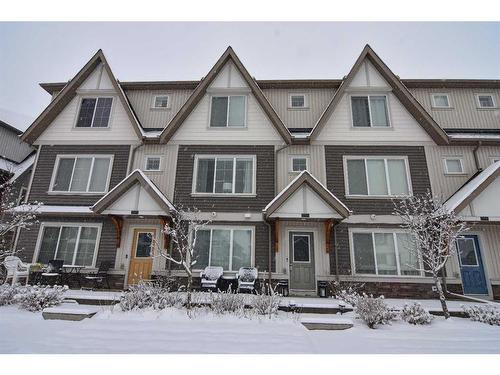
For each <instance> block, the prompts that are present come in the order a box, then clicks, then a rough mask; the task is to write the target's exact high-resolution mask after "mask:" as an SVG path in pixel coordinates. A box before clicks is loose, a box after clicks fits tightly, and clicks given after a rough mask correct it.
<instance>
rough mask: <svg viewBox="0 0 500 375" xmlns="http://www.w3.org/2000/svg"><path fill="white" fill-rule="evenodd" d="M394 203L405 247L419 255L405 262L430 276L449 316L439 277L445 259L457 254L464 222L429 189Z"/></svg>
mask: <svg viewBox="0 0 500 375" xmlns="http://www.w3.org/2000/svg"><path fill="white" fill-rule="evenodd" d="M394 205H395V214H396V215H398V216H399V218H400V219H401V221H402V225H401V227H402V228H404V229H406V230H407V231H408V233H409V241H408V242H409V243H408V244H406V245H407V248H408V251H409V252H410V253H412V254H413V255H414V256H415V257H417V258H418V259H419V262H418V263H419V265H418V266H416V265H415V264H409V265H408V266H410V267H411V268H413V269H415V270H417V271H419V272H420V273H427V274H430V275H431V276H432V277H433V279H434V284H435V286H436V289H437V292H438V294H439V299H440V301H441V306H442V309H443V313H444V316H445V318H449V316H450V314H449V312H448V308H447V306H446V298H445V295H444V291H443V287H442V285H441V280H440V277H441V276H443V275H442V273H443V271H444V267H445V265H446V263H447V261H448V260H449V259H450V258H451V257H453V256H455V255H456V246H455V242H456V239H457V238H459V237H460V236H461V234H462V233H463V232H464V231H466V230H467V226H466V225H465V223H464V222H462V221H461V220H460V218H459V217H458V216H457V215H456V214H455V212H453V211H451V212H450V211H448V210H447V208H446V207H445V206H444V205H443V203H442V202H441V201H440V200H439V199H437V198H434V197H433V196H432V195H431V193H430V192H427V193H426V194H425V195H423V196H411V197H408V198H405V199H400V200H395V201H394Z"/></svg>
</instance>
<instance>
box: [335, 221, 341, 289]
mask: <svg viewBox="0 0 500 375" xmlns="http://www.w3.org/2000/svg"><path fill="white" fill-rule="evenodd" d="M338 224H339V223H336V224H334V225H333V251H334V252H335V280H337V281H340V275H339V255H338V254H339V253H338V251H337V225H338Z"/></svg>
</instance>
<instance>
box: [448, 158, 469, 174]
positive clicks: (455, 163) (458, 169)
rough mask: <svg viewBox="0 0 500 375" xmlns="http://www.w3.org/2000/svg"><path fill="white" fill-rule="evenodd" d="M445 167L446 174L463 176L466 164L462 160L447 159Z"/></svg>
mask: <svg viewBox="0 0 500 375" xmlns="http://www.w3.org/2000/svg"><path fill="white" fill-rule="evenodd" d="M444 167H445V173H446V174H463V173H465V172H464V163H463V160H462V158H445V159H444Z"/></svg>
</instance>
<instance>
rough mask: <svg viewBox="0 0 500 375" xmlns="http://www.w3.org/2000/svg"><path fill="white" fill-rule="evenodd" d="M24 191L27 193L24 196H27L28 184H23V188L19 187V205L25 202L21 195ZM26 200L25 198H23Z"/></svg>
mask: <svg viewBox="0 0 500 375" xmlns="http://www.w3.org/2000/svg"><path fill="white" fill-rule="evenodd" d="M23 191H25V192H26V195H25V196H24V198H26V197H27V196H28V195H27V194H28V188H27V187H26V186H21V188H20V189H19V194H18V195H17V205H18V206H19V205H20V204H21V203H24V202H22V200H21V197H22V196H23ZM23 200H25V199H23Z"/></svg>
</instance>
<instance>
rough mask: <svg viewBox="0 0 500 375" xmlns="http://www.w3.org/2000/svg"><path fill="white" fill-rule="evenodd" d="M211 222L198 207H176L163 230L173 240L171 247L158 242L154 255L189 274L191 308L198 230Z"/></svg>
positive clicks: (189, 306) (188, 290)
mask: <svg viewBox="0 0 500 375" xmlns="http://www.w3.org/2000/svg"><path fill="white" fill-rule="evenodd" d="M209 223H210V220H203V219H201V212H200V211H199V210H198V209H196V208H193V209H189V208H188V209H185V208H183V207H176V211H174V212H172V214H171V219H170V223H168V224H166V225H165V227H164V228H163V230H162V232H163V234H164V235H166V236H168V237H169V238H170V241H171V249H168V248H166V249H164V248H162V246H158V244H156V245H155V246H154V249H155V251H154V253H155V254H154V255H155V256H156V257H162V258H164V259H166V260H167V261H170V262H172V263H174V264H177V265H178V266H181V267H182V269H183V270H184V272H185V273H186V276H187V285H186V292H187V300H186V307H187V309H188V310H189V309H191V302H192V298H191V296H192V285H193V267H194V265H195V264H196V262H197V255H196V254H195V249H196V241H197V237H198V232H199V231H200V230H201V229H203V228H204V227H205V226H206V225H208V224H209Z"/></svg>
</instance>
